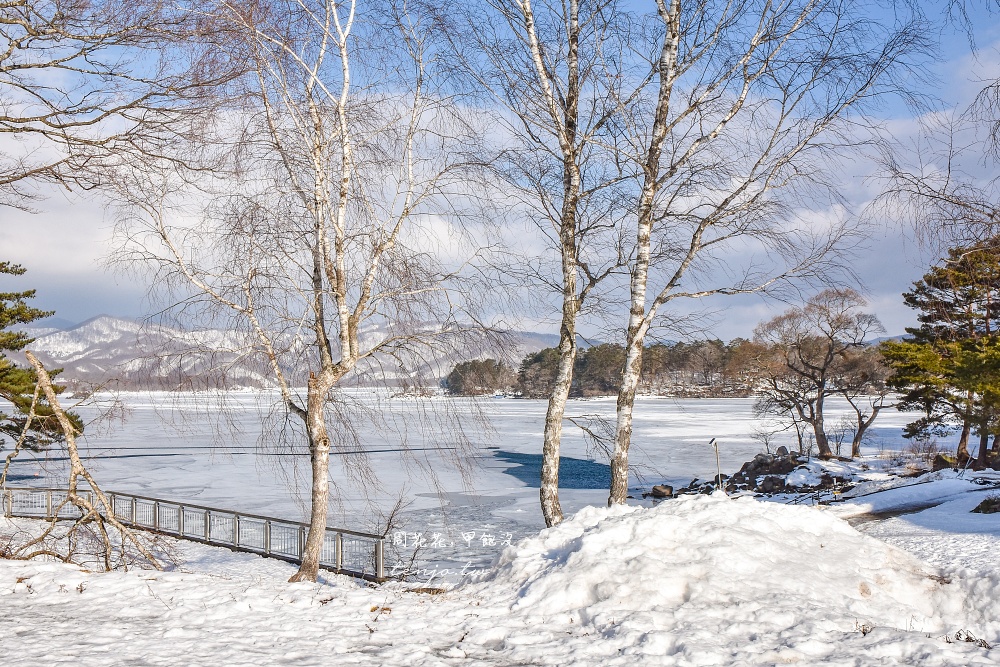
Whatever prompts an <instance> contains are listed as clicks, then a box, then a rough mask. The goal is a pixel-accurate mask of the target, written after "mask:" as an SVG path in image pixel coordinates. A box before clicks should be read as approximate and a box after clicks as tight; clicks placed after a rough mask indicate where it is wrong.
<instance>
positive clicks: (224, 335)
mask: <svg viewBox="0 0 1000 667" xmlns="http://www.w3.org/2000/svg"><path fill="white" fill-rule="evenodd" d="M23 330H24V331H25V333H27V334H28V335H31V336H34V337H35V341H34V342H33V343H31V344H30V345H29V346H28V349H30V350H31V351H32V352H33V353H34V354H35V355H36V356H37V357H38V358H39V360H40V361H41V362H42V363H43V364H45V365H46V367H49V368H62V369H63V372H62V374H61V375H60V381H61V382H64V383H69V384H75V383H86V384H91V385H93V384H98V385H101V384H108V383H110V384H113V385H114V386H116V387H118V388H123V389H138V388H155V389H192V388H204V387H216V388H231V387H267V386H271V385H272V384H273V381H272V380H271V377H270V373H269V369H268V367H267V364H266V362H265V358H264V356H263V355H262V354H260V353H259V350H254V349H252V347H250V348H248V344H247V343H248V341H247V339H246V337H245V336H243V335H242V334H240V333H238V332H234V331H225V330H221V329H200V330H197V331H190V330H185V329H181V328H177V327H171V326H166V325H163V324H156V323H152V322H136V321H133V320H127V319H121V318H117V317H111V316H109V315H99V316H98V317H94V318H92V319H90V320H87V321H86V322H83V323H81V324H78V325H75V326H72V327H70V328H67V329H57V328H54V327H52V326H47V327H37V328H31V327H25V328H24V329H23ZM386 335H387V332H385V331H382V330H379V329H375V328H373V329H371V330H369V331H366V332H365V337H366V338H369V340H371V339H376V338H382V337H385V336H386ZM507 338H508V340H506V341H505V344H504V347H506V348H507V349H508V352H507V354H506V358H507V360H508V362H511V363H514V364H516V362H517V361H518V360H520V358H521V357H522V356H524V355H525V354H527V353H529V352H535V351H537V350H540V349H543V348H545V347H550V346H553V345H555V344H556V343H558V337H557V336H554V335H551V334H539V333H522V332H516V333H511V334H510V335H509V336H508V337H507ZM276 346H277V347H279V348H281V349H283V350H284V354H282V361H283V363H284V364H287V365H286V367H285V371H286V372H287V373H288V374H289V375H290V376H291V378H292V379H293V381H296V382H301V381H304V379H305V374H306V373H307V372H308V371H307V364H305V363H296V362H295V360H301V359H304V357H305V355H306V353H307V352H306V350H305V348H304V346H303V344H302V340H301V338H300V337H297V336H295V335H293V334H287V335H284V336H279V337H277V338H276ZM488 356H497V353H496V351H495V349H494V345H492V344H491V343H489V342H488V341H486V340H484V339H479V340H477V339H475V338H472V339H470V338H468V337H465V338H464V339H462V340H461V341H459V340H456V341H454V342H453V343H452V344H451V345H448V346H441V347H439V348H433V349H432V350H431V351H430V352H429V353H425V354H424V355H423V356H422V357H421V359H420V362H419V364H417V367H418V372H417V373H416V374H414V373H405V374H404V373H400V372H394V371H393V369H394V368H396V367H397V364H396V363H395V362H393V361H391V360H389V359H378V360H375V361H374V362H373V363H371V364H369V365H368V366H367V367H363V368H360V369H359V371H360V372H358V373H357V374H356V375H357V377H356V378H355V379H354V381H355V382H357V383H363V384H371V383H381V382H386V381H388V382H390V383H394V384H395V383H400V382H415V381H421V382H426V381H428V380H430V381H433V380H436V379H437V378H440V377H441V376H443V375H444V374H447V372H448V371H450V370H451V368H452V367H453V366H454V364H455V363H457V362H459V361H464V360H468V359H475V358H483V357H488ZM15 358H16V356H15ZM297 366H301V368H296V367H297Z"/></svg>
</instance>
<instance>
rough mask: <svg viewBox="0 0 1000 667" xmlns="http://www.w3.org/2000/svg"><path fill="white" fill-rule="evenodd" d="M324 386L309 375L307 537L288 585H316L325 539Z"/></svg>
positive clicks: (327, 445) (327, 456) (327, 491)
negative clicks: (310, 491)
mask: <svg viewBox="0 0 1000 667" xmlns="http://www.w3.org/2000/svg"><path fill="white" fill-rule="evenodd" d="M327 384H328V383H327V382H322V383H321V382H320V381H319V380H318V379H317V378H316V376H315V375H313V374H312V373H310V374H309V383H308V386H307V392H308V395H307V399H306V400H307V403H306V405H307V415H306V431H307V433H308V437H309V460H310V463H311V465H312V493H311V496H310V502H311V503H312V510H311V512H310V516H309V533H308V535H307V536H306V542H305V547H304V548H303V549H302V562H301V564H300V565H299V569H298V571H297V572H296V573H295V574H293V575H292V577H291V578H290V579H289V580H288V581H291V582H295V581H316V578H317V577H318V576H319V561H320V557H321V556H322V553H323V541H324V540H325V539H326V515H327V510H328V508H329V504H330V437H329V434H328V433H327V430H326V419H325V416H324V410H323V407H324V405H325V403H326V400H325V399H326V394H327V392H328V391H329V390H330V387H329V386H327Z"/></svg>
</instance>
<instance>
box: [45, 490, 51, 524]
mask: <svg viewBox="0 0 1000 667" xmlns="http://www.w3.org/2000/svg"><path fill="white" fill-rule="evenodd" d="M51 516H52V489H49V490H48V491H46V492H45V518H46V519H48V518H49V517H51Z"/></svg>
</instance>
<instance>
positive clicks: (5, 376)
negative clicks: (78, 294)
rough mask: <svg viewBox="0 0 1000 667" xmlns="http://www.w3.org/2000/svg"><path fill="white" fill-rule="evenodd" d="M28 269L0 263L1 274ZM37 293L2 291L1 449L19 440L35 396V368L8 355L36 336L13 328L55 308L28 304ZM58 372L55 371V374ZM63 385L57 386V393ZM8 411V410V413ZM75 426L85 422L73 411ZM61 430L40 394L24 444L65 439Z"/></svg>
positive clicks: (33, 445)
mask: <svg viewBox="0 0 1000 667" xmlns="http://www.w3.org/2000/svg"><path fill="white" fill-rule="evenodd" d="M24 272H25V269H24V268H23V267H21V266H19V265H17V264H11V263H10V262H0V274H6V275H12V276H20V275H23V274H24ZM34 296H35V290H27V291H24V292H0V400H2V401H4V402H6V403H8V404H9V407H7V406H5V405H4V404H3V403H0V448H2V447H3V445H4V444H5V441H8V440H9V441H10V442H17V440H18V439H19V438H20V436H21V433H22V432H23V430H24V424H25V421H26V420H27V415H28V414H29V413H30V411H31V404H32V401H33V400H34V396H35V387H36V385H37V379H38V378H37V376H36V375H35V371H34V370H33V369H30V368H24V367H22V366H18V365H16V364H15V363H14V362H12V361H11V360H10V359H9V358H8V357H7V354H6V353H8V352H19V351H21V350H23V349H24V348H25V347H27V346H28V345H29V344H30V343H31V342H33V341H34V339H33V338H31V337H30V336H28V335H27V334H25V333H24V332H22V331H14V330H11V327H13V326H16V325H18V324H27V323H29V322H34V321H35V320H37V319H41V318H43V317H48V316H49V315H51V314H52V311H45V310H39V309H38V308H33V307H31V306H29V305H28V304H27V301H28V300H29V299H31V298H33V297H34ZM54 374H55V372H53V375H54ZM63 389H64V387H57V388H56V391H57V393H60V392H62V391H63ZM5 410H9V414H8V412H6V411H5ZM70 419H71V420H72V421H73V423H74V425H75V426H76V427H77V428H78V429H80V430H82V422H81V420H80V418H79V417H78V416H77V415H73V414H70ZM62 437H63V436H62V431H61V429H60V428H59V424H58V422H57V421H56V420H55V417H54V416H53V412H52V408H51V407H49V405H48V403H47V402H46V401H45V400H44V397H42V396H39V398H38V400H37V402H36V405H35V418H34V419H33V420H32V423H31V426H30V427H29V429H28V433H27V436H26V438H25V442H24V444H23V446H24V447H26V448H29V449H44V448H45V447H47V446H48V445H50V444H52V443H53V442H56V441H57V440H60V439H62Z"/></svg>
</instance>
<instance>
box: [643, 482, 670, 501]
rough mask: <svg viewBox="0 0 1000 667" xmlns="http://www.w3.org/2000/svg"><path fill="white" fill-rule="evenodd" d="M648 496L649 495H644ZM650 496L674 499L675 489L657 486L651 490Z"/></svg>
mask: <svg viewBox="0 0 1000 667" xmlns="http://www.w3.org/2000/svg"><path fill="white" fill-rule="evenodd" d="M643 495H647V494H643ZM648 495H650V496H652V497H654V498H673V497H674V487H672V486H667V485H666V484H657V485H656V486H654V487H653V488H652V489H650V490H649V494H648Z"/></svg>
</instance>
